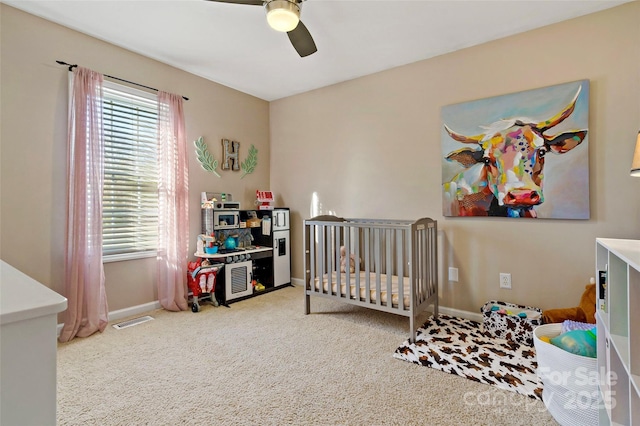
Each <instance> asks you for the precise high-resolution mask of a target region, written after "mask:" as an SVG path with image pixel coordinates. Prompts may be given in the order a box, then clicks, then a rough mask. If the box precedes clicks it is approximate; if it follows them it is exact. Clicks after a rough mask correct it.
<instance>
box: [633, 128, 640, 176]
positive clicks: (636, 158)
mask: <svg viewBox="0 0 640 426" xmlns="http://www.w3.org/2000/svg"><path fill="white" fill-rule="evenodd" d="M631 176H636V177H640V132H638V139H637V140H636V150H635V152H634V153H633V161H632V162H631Z"/></svg>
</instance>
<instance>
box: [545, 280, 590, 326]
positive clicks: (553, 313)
mask: <svg viewBox="0 0 640 426" xmlns="http://www.w3.org/2000/svg"><path fill="white" fill-rule="evenodd" d="M595 313H596V284H595V280H594V279H592V281H591V284H588V285H587V286H585V290H584V293H582V297H581V298H580V305H579V306H576V307H574V308H559V309H549V310H546V311H544V312H543V313H542V319H543V321H544V323H545V324H549V323H556V322H563V321H565V320H572V321H578V322H586V323H589V324H595V323H596V318H595Z"/></svg>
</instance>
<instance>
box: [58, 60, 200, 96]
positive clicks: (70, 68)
mask: <svg viewBox="0 0 640 426" xmlns="http://www.w3.org/2000/svg"><path fill="white" fill-rule="evenodd" d="M56 62H57V63H59V64H60V65H66V66H68V67H69V71H71V70H73V69H74V68H75V67H77V66H78V65H77V64H76V65H71V64H68V63H66V62H63V61H56ZM103 75H104V76H105V77H109V78H112V79H114V80H118V81H124V82H125V83H129V84H135V85H136V86H139V87H144V88H145V89H149V90H155V91H156V92H159V90H158V89H155V88H153V87H149V86H145V85H144V84H140V83H136V82H133V81H129V80H125V79H122V78H118V77H114V76H112V75H108V74H103ZM182 99H184V100H185V101H188V100H189V98H187V97H186V96H183V97H182Z"/></svg>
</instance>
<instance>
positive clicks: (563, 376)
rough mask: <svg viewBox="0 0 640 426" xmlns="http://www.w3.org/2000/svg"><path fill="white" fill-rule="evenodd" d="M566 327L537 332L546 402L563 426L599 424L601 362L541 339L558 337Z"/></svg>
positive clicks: (548, 327) (550, 326) (543, 328)
mask: <svg viewBox="0 0 640 426" xmlns="http://www.w3.org/2000/svg"><path fill="white" fill-rule="evenodd" d="M561 331H562V324H561V323H557V324H545V325H541V326H539V327H536V329H535V330H534V331H533V336H534V345H535V348H536V358H537V362H538V370H537V374H538V377H540V380H542V384H543V390H542V401H543V402H544V405H545V406H546V407H547V410H549V413H551V415H552V416H553V418H554V419H555V420H556V421H557V422H558V423H560V424H561V425H563V426H565V425H580V426H588V425H597V424H598V407H599V406H600V403H601V400H600V392H599V391H598V377H597V373H598V370H597V359H596V358H591V357H586V356H581V355H576V354H573V353H571V352H567V351H565V350H564V349H561V348H559V347H557V346H554V345H552V344H551V343H547V342H544V341H542V340H540V338H541V337H543V336H546V337H550V338H551V337H556V336H558V335H559V334H560V333H561Z"/></svg>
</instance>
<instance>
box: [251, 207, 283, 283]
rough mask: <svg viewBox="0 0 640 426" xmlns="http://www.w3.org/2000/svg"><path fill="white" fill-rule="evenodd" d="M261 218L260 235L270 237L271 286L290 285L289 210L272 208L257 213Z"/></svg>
mask: <svg viewBox="0 0 640 426" xmlns="http://www.w3.org/2000/svg"><path fill="white" fill-rule="evenodd" d="M258 216H259V217H261V218H262V234H263V235H264V236H270V237H271V238H270V243H271V246H272V247H273V286H274V287H279V286H282V285H288V284H291V252H290V250H291V238H290V228H289V209H286V208H274V209H273V210H262V211H259V212H258Z"/></svg>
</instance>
